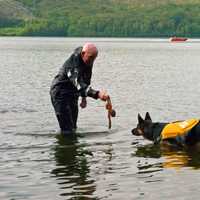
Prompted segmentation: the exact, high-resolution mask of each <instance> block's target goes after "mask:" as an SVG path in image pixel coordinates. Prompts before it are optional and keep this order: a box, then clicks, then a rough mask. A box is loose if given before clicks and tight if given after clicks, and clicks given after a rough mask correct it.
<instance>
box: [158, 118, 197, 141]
mask: <svg viewBox="0 0 200 200" xmlns="http://www.w3.org/2000/svg"><path fill="white" fill-rule="evenodd" d="M198 122H199V120H198V119H189V120H185V121H179V122H172V123H169V124H167V125H166V126H165V127H164V129H163V130H162V132H161V138H162V139H163V140H164V139H168V138H175V137H177V136H183V135H184V134H186V133H187V132H188V131H190V130H191V129H192V128H193V127H194V126H195V125H196V124H197V123H198Z"/></svg>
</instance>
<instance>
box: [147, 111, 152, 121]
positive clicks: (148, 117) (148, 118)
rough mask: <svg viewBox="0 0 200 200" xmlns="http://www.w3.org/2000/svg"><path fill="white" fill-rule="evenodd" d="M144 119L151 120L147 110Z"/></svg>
mask: <svg viewBox="0 0 200 200" xmlns="http://www.w3.org/2000/svg"><path fill="white" fill-rule="evenodd" d="M145 120H150V121H152V120H151V117H150V114H149V113H148V112H146V116H145Z"/></svg>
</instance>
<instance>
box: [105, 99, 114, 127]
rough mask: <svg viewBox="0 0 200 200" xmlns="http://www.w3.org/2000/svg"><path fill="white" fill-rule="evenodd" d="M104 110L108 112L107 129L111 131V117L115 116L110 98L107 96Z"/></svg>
mask: <svg viewBox="0 0 200 200" xmlns="http://www.w3.org/2000/svg"><path fill="white" fill-rule="evenodd" d="M106 110H108V128H109V129H111V126H112V122H111V117H115V116H116V111H115V110H114V109H113V108H112V102H111V99H110V96H108V99H107V101H106Z"/></svg>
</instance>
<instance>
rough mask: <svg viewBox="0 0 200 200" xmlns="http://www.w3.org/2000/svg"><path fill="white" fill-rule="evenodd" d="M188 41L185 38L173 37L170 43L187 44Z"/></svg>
mask: <svg viewBox="0 0 200 200" xmlns="http://www.w3.org/2000/svg"><path fill="white" fill-rule="evenodd" d="M186 40H187V38H185V37H176V36H175V37H171V38H170V41H171V42H185V41H186Z"/></svg>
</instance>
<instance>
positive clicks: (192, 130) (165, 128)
mask: <svg viewBox="0 0 200 200" xmlns="http://www.w3.org/2000/svg"><path fill="white" fill-rule="evenodd" d="M132 134H133V135H136V136H143V137H144V138H146V139H148V140H151V141H153V142H154V143H161V142H167V143H170V144H174V145H179V146H185V145H189V146H191V145H194V144H196V143H198V142H200V120H199V119H189V120H185V121H175V122H171V123H170V122H167V123H161V122H152V119H151V117H150V114H149V113H148V112H147V113H146V116H145V119H143V118H142V117H141V115H140V114H138V124H137V127H136V128H134V129H133V130H132Z"/></svg>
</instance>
